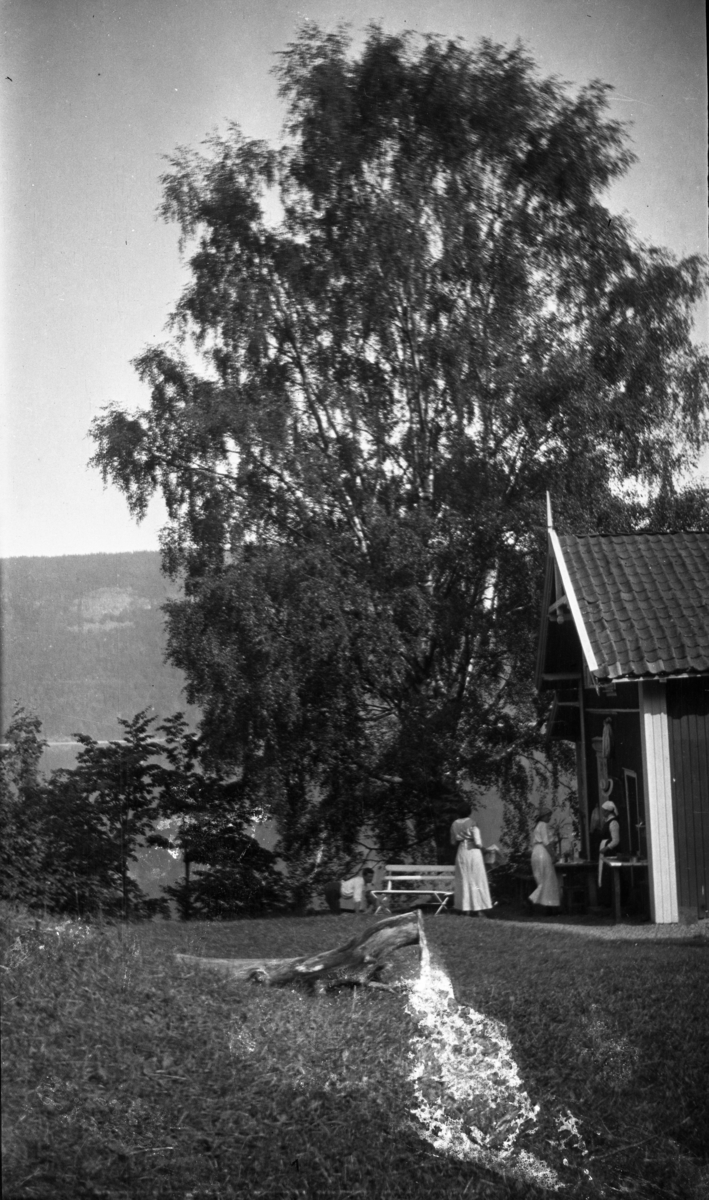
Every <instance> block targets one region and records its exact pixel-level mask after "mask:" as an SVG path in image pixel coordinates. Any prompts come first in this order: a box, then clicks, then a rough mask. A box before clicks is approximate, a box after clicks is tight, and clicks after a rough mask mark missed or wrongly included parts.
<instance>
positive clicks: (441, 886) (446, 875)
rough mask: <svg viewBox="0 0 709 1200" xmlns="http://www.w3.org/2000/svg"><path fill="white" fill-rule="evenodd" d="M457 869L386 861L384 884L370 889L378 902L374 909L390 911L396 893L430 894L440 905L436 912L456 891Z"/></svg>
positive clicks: (406, 894)
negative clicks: (454, 876)
mask: <svg viewBox="0 0 709 1200" xmlns="http://www.w3.org/2000/svg"><path fill="white" fill-rule="evenodd" d="M454 871H455V868H454V867H453V866H447V867H446V866H443V867H441V866H422V865H421V863H403V864H400V863H387V865H386V867H385V868H384V875H383V877H382V879H381V883H383V884H384V885H385V886H384V887H377V888H372V889H371V894H372V895H373V896H374V898H375V899H376V902H377V907H376V909H375V912H388V911H389V904H390V903H391V900H392V899H393V897H395V896H397V897H398V896H431V898H432V903H435V904H437V905H438V908H437V909H436V916H437V915H438V913H440V912H443V910H444V908H445V907H446V905H447V904H448V901H449V900H450V898H451V896H452V895H453V875H454ZM402 885H403V886H402Z"/></svg>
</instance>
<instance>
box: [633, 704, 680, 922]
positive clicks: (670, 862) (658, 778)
mask: <svg viewBox="0 0 709 1200" xmlns="http://www.w3.org/2000/svg"><path fill="white" fill-rule="evenodd" d="M640 734H641V737H642V747H643V775H644V780H643V782H644V785H645V804H646V809H645V811H646V816H647V824H648V860H649V864H650V866H649V874H650V910H651V914H652V919H653V921H656V922H657V924H658V925H667V924H672V923H673V922H676V921H678V920H679V908H678V903H677V872H676V859H675V840H674V820H673V814H672V772H671V768H670V745H669V727H668V720H667V697H666V689H665V684H664V683H641V685H640Z"/></svg>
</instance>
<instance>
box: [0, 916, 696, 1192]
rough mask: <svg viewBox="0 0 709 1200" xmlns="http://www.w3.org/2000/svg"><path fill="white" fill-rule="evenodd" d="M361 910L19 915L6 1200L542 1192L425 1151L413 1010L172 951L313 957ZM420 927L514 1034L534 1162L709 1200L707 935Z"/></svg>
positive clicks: (8, 1068) (608, 1182) (7, 951)
mask: <svg viewBox="0 0 709 1200" xmlns="http://www.w3.org/2000/svg"><path fill="white" fill-rule="evenodd" d="M362 920H363V919H362V918H353V917H342V918H337V917H330V916H323V917H317V918H306V919H296V918H279V919H274V920H252V921H236V922H229V923H223V924H195V925H191V924H188V925H183V924H178V923H170V922H153V923H152V924H147V925H142V926H141V925H139V926H131V927H129V928H127V929H121V928H116V927H112V928H106V929H103V930H93V931H91V933H90V936H88V937H84V936H81V935H82V929H81V927H77V926H68V927H65V928H64V930H62V931H60V932H59V933H57V932H56V931H54V930H53V928H52V927H51V924H49V923H47V924H44V923H39V924H38V925H37V926H35V924H34V922H33V921H32V920H29V921H28V920H26V919H21V918H20V919H18V918H16V917H13V916H12V915H11V914H10V915H8V914H6V920H5V924H4V932H3V943H4V968H3V970H2V972H1V974H2V976H3V984H4V990H5V1000H4V1038H3V1092H4V1105H3V1107H4V1119H3V1142H4V1153H3V1161H4V1194H5V1196H9V1197H12V1198H14V1197H18V1198H20V1197H28V1198H30V1197H35V1198H42V1200H44V1198H45V1197H46V1198H47V1200H49V1198H50V1197H52V1198H54V1197H56V1198H61V1197H67V1198H68V1197H77V1198H78V1197H95V1198H97V1200H98V1198H99V1197H106V1198H109V1197H110V1198H111V1200H121V1198H123V1197H126V1198H127V1197H131V1198H133V1197H136V1198H141V1200H142V1198H143V1197H146V1198H151V1200H152V1198H153V1197H157V1198H159V1197H172V1196H174V1197H184V1198H185V1200H187V1198H188V1197H191V1198H192V1200H207V1198H209V1200H217V1198H224V1200H226V1198H227V1197H239V1198H241V1197H252V1196H253V1197H257V1196H267V1197H273V1198H280V1197H284V1198H285V1200H290V1198H295V1197H313V1198H318V1200H319V1198H322V1200H330V1198H342V1200H344V1198H349V1197H356V1196H357V1197H367V1198H369V1197H371V1198H373V1200H379V1198H380V1197H381V1198H382V1200H384V1198H387V1200H388V1198H391V1200H399V1198H400V1200H419V1198H420V1200H424V1198H425V1200H454V1198H457V1197H466V1200H470V1198H471V1197H481V1198H484V1197H492V1198H498V1197H499V1198H500V1200H502V1198H504V1197H513V1196H519V1197H521V1196H532V1195H536V1194H539V1195H541V1194H542V1193H541V1192H540V1193H535V1192H533V1191H531V1190H530V1188H529V1186H526V1185H525V1186H523V1185H520V1184H517V1183H515V1181H514V1180H511V1179H505V1178H503V1177H502V1176H501V1175H499V1174H496V1173H494V1172H492V1171H488V1172H486V1171H484V1170H482V1169H480V1168H479V1167H476V1166H474V1165H471V1164H470V1163H460V1162H456V1161H451V1160H449V1159H446V1158H443V1157H439V1156H437V1155H436V1154H435V1153H434V1152H433V1151H432V1150H431V1149H430V1148H429V1147H428V1146H427V1145H426V1143H424V1142H423V1141H422V1140H421V1138H420V1137H419V1134H418V1131H417V1127H416V1124H415V1121H414V1119H413V1118H412V1116H411V1114H410V1109H411V1105H412V1096H411V1085H410V1084H409V1083H408V1082H407V1078H406V1077H407V1074H408V1073H409V1071H410V1069H411V1063H410V1060H409V1057H408V1054H409V1046H408V1042H409V1038H410V1036H411V1033H412V1032H413V1027H412V1024H411V1021H410V1018H408V1017H407V1016H406V1014H405V1012H404V1003H405V1001H404V999H403V998H402V997H400V996H398V995H393V994H388V993H383V992H372V993H363V992H362V990H361V989H359V990H358V991H357V993H356V994H353V993H352V992H351V991H343V992H341V993H340V994H331V995H326V996H311V995H306V994H302V993H299V992H298V991H295V990H291V989H283V990H280V989H273V990H270V989H264V988H261V987H258V986H255V985H251V984H249V985H243V984H242V985H237V984H233V983H230V982H229V981H227V980H225V979H223V978H221V977H219V976H217V975H214V976H213V975H212V974H211V973H209V972H204V971H200V970H195V969H194V968H192V967H188V966H185V965H181V964H179V963H178V962H176V960H175V958H174V954H173V951H174V950H175V949H180V950H184V951H188V952H191V953H198V954H205V955H208V956H209V955H211V956H215V957H219V956H223V957H255V956H258V955H264V956H278V955H283V956H290V955H293V954H305V953H310V952H314V951H317V950H322V949H326V948H329V947H332V946H334V945H337V944H338V943H340V942H342V941H344V940H345V939H346V938H347V937H348V936H350V935H351V933H352V932H353V930H354V928H355V927H358V928H361V923H362ZM426 929H427V932H428V935H429V938H430V939H431V941H432V942H433V943H434V945H435V946H436V948H437V949H438V950H439V952H440V953H441V954H442V955H443V957H444V958H445V961H446V963H447V966H448V969H449V971H450V973H451V976H452V978H453V980H454V983H455V985H456V991H457V993H458V998H459V1000H461V1001H463V1002H466V1003H470V1004H472V1005H473V1006H474V1007H475V1008H477V1009H478V1010H480V1011H482V1012H484V1013H486V1014H487V1015H489V1016H492V1017H495V1018H497V1019H498V1020H501V1021H503V1022H504V1023H505V1024H506V1025H507V1029H508V1033H509V1036H510V1039H511V1041H512V1045H513V1049H514V1054H515V1057H516V1060H517V1062H518V1063H519V1065H520V1068H521V1072H522V1076H523V1079H524V1082H525V1085H526V1087H527V1090H528V1092H529V1094H530V1096H531V1098H532V1100H533V1101H534V1102H535V1103H538V1104H540V1106H541V1116H540V1122H539V1125H538V1128H537V1130H536V1132H534V1133H533V1134H532V1135H531V1138H530V1140H529V1141H528V1143H527V1145H528V1148H529V1149H530V1150H532V1151H533V1152H534V1153H535V1154H536V1155H537V1156H538V1157H540V1158H543V1159H545V1161H547V1162H549V1163H550V1164H551V1165H552V1166H554V1167H555V1168H556V1169H557V1170H558V1171H559V1173H560V1174H561V1175H562V1178H564V1180H565V1182H566V1183H567V1187H566V1189H565V1192H564V1194H565V1195H569V1196H573V1195H575V1196H589V1197H591V1196H601V1195H605V1196H609V1197H610V1196H633V1197H647V1198H648V1200H655V1198H658V1197H660V1198H662V1197H667V1198H671V1197H676V1198H677V1200H706V1196H707V1195H708V1194H709V1169H708V1162H709V1144H708V1140H709V1138H708V1131H709V1098H708V1094H707V1092H708V1089H707V1083H706V1081H707V1079H708V1078H709V1023H708V1021H707V996H708V995H709V987H708V985H709V946H708V945H707V944H706V942H704V943H694V942H692V941H688V942H683V943H662V942H658V943H649V942H641V943H638V944H637V945H633V944H632V943H620V942H601V941H596V940H592V939H589V938H586V937H584V938H579V937H574V936H572V935H569V934H564V933H561V932H559V931H554V932H549V931H547V930H543V929H539V928H538V927H536V926H535V925H533V924H528V925H526V926H515V925H511V924H509V923H506V922H504V921H497V920H495V921H489V922H473V921H468V922H465V921H462V920H459V919H456V918H454V917H450V916H442V917H439V918H435V919H434V918H430V919H427V921H426ZM406 953H407V952H406V951H404V952H402V954H403V955H406ZM409 953H411V952H409ZM567 1109H568V1110H570V1111H571V1112H572V1114H573V1115H574V1116H575V1117H577V1118H578V1120H579V1122H580V1128H581V1132H582V1134H583V1138H584V1140H585V1144H586V1147H587V1150H588V1154H587V1156H586V1157H585V1158H584V1159H583V1164H582V1163H581V1160H580V1159H579V1156H578V1154H577V1155H576V1157H575V1158H573V1156H571V1157H569V1158H568V1161H569V1166H568V1167H564V1164H563V1158H564V1157H565V1156H566V1154H565V1151H564V1149H563V1147H562V1146H561V1145H560V1144H559V1140H558V1137H557V1136H556V1133H555V1128H556V1127H555V1124H554V1119H555V1117H556V1116H558V1114H559V1113H562V1112H564V1111H566V1110H567ZM582 1165H585V1166H586V1168H587V1169H590V1172H591V1176H592V1179H593V1181H594V1182H593V1183H589V1182H588V1181H587V1180H588V1177H587V1176H584V1175H582V1173H581V1169H580V1168H581V1166H582Z"/></svg>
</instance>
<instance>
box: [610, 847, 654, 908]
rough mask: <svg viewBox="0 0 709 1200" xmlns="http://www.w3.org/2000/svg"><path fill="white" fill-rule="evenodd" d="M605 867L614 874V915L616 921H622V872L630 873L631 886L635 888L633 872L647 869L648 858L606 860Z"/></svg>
mask: <svg viewBox="0 0 709 1200" xmlns="http://www.w3.org/2000/svg"><path fill="white" fill-rule="evenodd" d="M603 862H604V866H606V867H610V868H611V870H612V872H613V915H614V917H615V919H616V921H619V920H620V872H621V871H622V870H626V871H628V870H629V871H630V886H631V887H632V886H633V870H634V869H635V868H637V867H647V859H646V858H636V859H634V860H633V859H620V858H605V859H604V860H603Z"/></svg>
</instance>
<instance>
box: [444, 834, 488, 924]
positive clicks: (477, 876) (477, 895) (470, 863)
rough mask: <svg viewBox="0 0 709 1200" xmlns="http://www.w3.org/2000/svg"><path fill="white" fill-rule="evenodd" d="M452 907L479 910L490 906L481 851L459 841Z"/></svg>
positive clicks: (463, 910) (461, 909)
mask: <svg viewBox="0 0 709 1200" xmlns="http://www.w3.org/2000/svg"><path fill="white" fill-rule="evenodd" d="M453 907H454V908H457V909H458V911H459V912H481V911H482V910H483V909H485V908H492V899H491V897H490V888H489V887H488V882H487V872H486V870H485V863H484V861H483V852H482V850H479V849H478V847H477V846H468V845H467V844H466V843H465V842H461V844H460V846H459V847H458V853H457V855H456V859H455V875H454V877H453Z"/></svg>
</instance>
